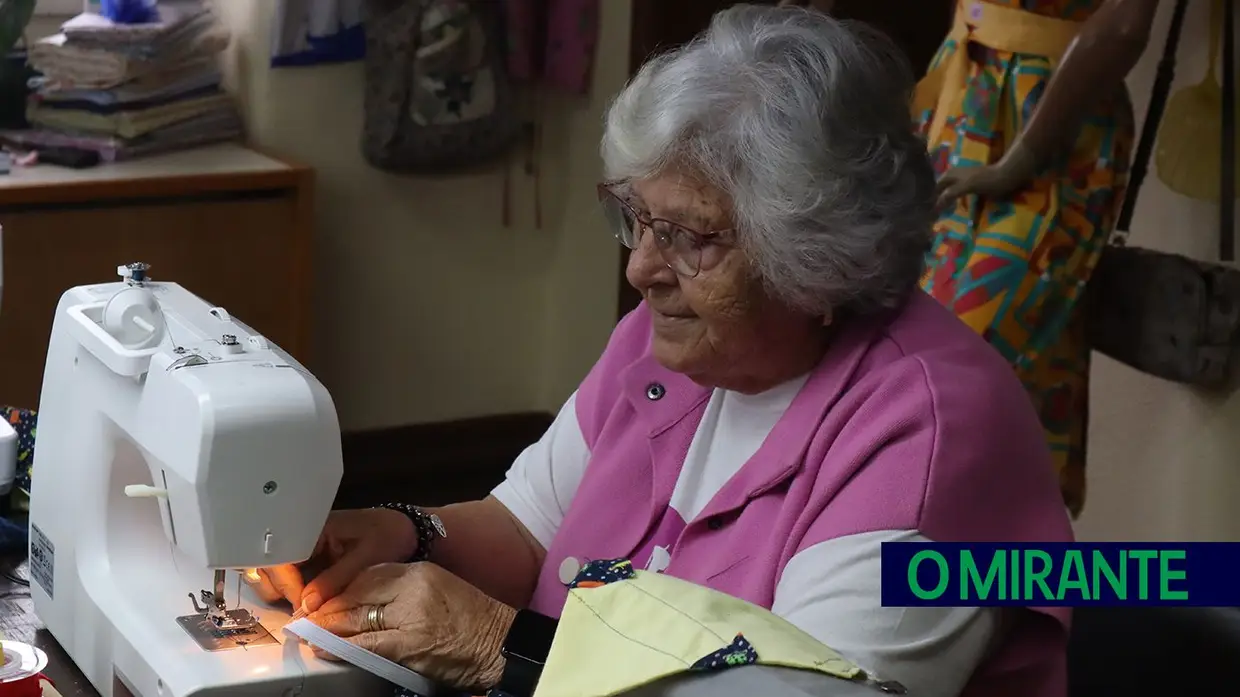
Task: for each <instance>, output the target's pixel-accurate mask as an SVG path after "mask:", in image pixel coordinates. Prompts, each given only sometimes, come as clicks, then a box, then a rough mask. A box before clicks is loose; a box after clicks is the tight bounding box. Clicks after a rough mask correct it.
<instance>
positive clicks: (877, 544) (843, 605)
mask: <svg viewBox="0 0 1240 697" xmlns="http://www.w3.org/2000/svg"><path fill="white" fill-rule="evenodd" d="M928 541H929V540H927V539H926V538H925V537H923V536H921V535H919V534H918V533H917V532H914V531H905V530H894V531H893V530H885V531H879V532H868V533H861V534H857V535H848V536H845V537H841V538H838V539H834V540H827V541H825V542H820V543H818V544H816V545H813V546H811V547H808V548H806V549H803V550H801V551H800V552H798V553H797V554H796V556H794V557H793V558H792V559H791V560H790V561H789V562H788V565H787V566H786V567H785V568H784V573H783V576H782V577H781V578H780V580H779V585H778V586H777V587H776V589H775V603H774V607H772V608H771V610H772V612H774V613H775V614H777V615H779V616H781V617H783V618H784V619H786V620H788V621H789V622H791V623H792V624H794V625H796V626H797V627H799V628H800V629H801V630H803V631H804V632H806V633H807V634H809V635H811V636H813V637H814V638H815V639H818V640H819V641H821V642H822V643H824V644H826V645H827V646H830V647H831V648H833V649H835V650H836V651H838V652H839V653H840V654H841V655H842V656H844V657H845V658H847V659H849V660H851V661H853V662H854V663H856V664H857V665H859V666H861V667H862V668H864V669H865V670H866V671H869V672H872V673H873V674H874V675H875V676H876V677H878V678H879V679H881V680H895V681H897V682H899V683H901V684H902V685H904V687H906V688H907V689H908V693H909V694H910V695H918V697H957V696H958V695H959V694H960V692H961V690H962V689H964V686H965V684H966V683H967V682H968V681H969V678H970V677H971V676H972V675H973V671H974V670H975V669H976V668H977V666H978V664H980V663H981V661H982V659H983V658H985V656H986V654H987V652H988V651H989V650H990V648H991V646H992V642H993V641H994V640H995V638H996V635H997V634H998V632H999V622H1000V620H1001V614H1000V613H1001V608H977V607H966V608H958V607H883V605H882V592H881V588H880V586H881V584H880V583H879V579H881V578H882V573H881V566H882V561H881V555H880V550H881V548H882V543H883V542H928Z"/></svg>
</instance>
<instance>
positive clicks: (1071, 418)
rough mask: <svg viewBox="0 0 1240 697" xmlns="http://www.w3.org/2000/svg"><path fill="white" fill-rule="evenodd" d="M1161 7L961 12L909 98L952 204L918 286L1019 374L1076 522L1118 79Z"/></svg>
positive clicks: (1138, 2) (1125, 145) (1111, 188)
mask: <svg viewBox="0 0 1240 697" xmlns="http://www.w3.org/2000/svg"><path fill="white" fill-rule="evenodd" d="M943 1H950V0H943ZM780 4H781V5H807V4H809V5H813V6H814V7H815V8H817V9H820V10H823V11H830V10H831V9H832V8H833V6H834V4H835V3H834V2H833V1H832V0H825V1H823V2H808V1H807V0H802V1H800V2H798V1H796V0H784V1H783V2H781V3H780ZM890 5H891V11H893V12H895V11H898V9H897V7H896V5H895V3H890ZM1157 6H1158V0H957V1H956V2H955V18H954V20H955V21H954V26H953V29H952V31H951V32H950V34H949V36H948V37H947V39H946V40H945V41H944V42H943V44H942V45H941V47H940V48H939V52H938V54H937V55H936V56H935V59H934V60H933V61H932V63H931V65H930V69H929V70H928V72H927V74H926V76H925V78H924V79H923V80H922V81H921V83H920V84H919V85H918V87H917V93H916V95H915V98H914V107H913V116H914V120H915V121H916V126H917V128H918V129H919V130H920V132H921V133H923V134H924V135H925V136H926V138H927V145H928V148H929V152H930V155H931V158H932V159H933V161H934V164H935V168H936V170H937V171H938V172H939V174H940V180H939V203H940V206H941V207H942V214H941V216H940V218H939V222H938V224H937V225H936V226H935V231H934V247H933V252H932V254H931V258H930V260H929V263H928V268H927V271H926V275H925V277H924V278H923V281H922V287H923V288H924V289H925V290H926V292H927V293H929V294H930V295H932V296H934V297H935V298H936V299H937V300H939V302H941V303H943V304H944V305H945V306H946V307H948V308H949V309H951V310H953V311H954V312H955V313H956V314H957V315H958V316H959V317H960V318H961V319H962V320H963V321H964V322H965V323H967V324H968V325H969V326H970V327H972V328H973V329H974V330H975V331H977V332H978V333H979V334H981V335H982V336H984V337H986V339H987V340H989V341H990V342H991V344H992V345H994V346H995V348H996V349H998V350H999V352H1000V353H1002V354H1003V355H1004V357H1006V358H1007V359H1008V360H1009V361H1010V362H1011V363H1012V365H1013V367H1014V368H1015V370H1016V371H1017V374H1018V375H1019V376H1020V378H1021V380H1022V381H1023V382H1024V384H1025V386H1026V387H1027V388H1028V390H1029V393H1030V395H1031V396H1032V397H1033V400H1034V404H1035V405H1036V407H1037V409H1038V411H1039V413H1040V414H1041V416H1042V422H1043V425H1044V427H1045V429H1046V434H1047V440H1048V442H1049V444H1050V446H1051V450H1052V452H1053V454H1054V458H1055V466H1056V468H1057V470H1058V472H1059V476H1060V483H1061V487H1062V489H1063V492H1064V499H1065V502H1066V503H1067V505H1068V507H1069V509H1070V510H1071V511H1072V512H1073V514H1074V515H1075V514H1077V513H1079V512H1080V510H1081V507H1082V506H1083V504H1084V499H1085V474H1084V470H1085V440H1086V435H1087V430H1088V408H1089V392H1088V387H1089V357H1090V349H1089V345H1088V344H1087V343H1086V341H1085V333H1084V327H1083V326H1082V321H1083V314H1084V313H1083V305H1082V304H1081V303H1080V302H1079V300H1080V297H1081V294H1082V292H1083V291H1084V289H1085V286H1086V283H1087V282H1088V281H1089V277H1090V274H1091V273H1092V272H1093V269H1094V266H1095V265H1096V264H1097V262H1098V258H1099V256H1100V255H1101V253H1102V251H1103V249H1104V248H1105V246H1106V243H1107V240H1108V238H1109V237H1110V235H1111V232H1112V230H1113V228H1114V225H1115V216H1116V214H1117V213H1118V210H1119V206H1120V204H1121V203H1122V200H1123V196H1124V191H1125V186H1126V184H1127V178H1128V164H1129V159H1130V156H1131V150H1132V143H1133V140H1134V127H1133V117H1132V106H1131V104H1130V103H1129V101H1128V96H1127V93H1126V92H1125V90H1124V78H1125V77H1127V75H1128V73H1129V71H1131V70H1132V68H1133V66H1134V65H1135V64H1136V62H1137V60H1138V59H1139V58H1140V57H1141V54H1142V53H1143V52H1144V51H1145V47H1146V45H1147V44H1148V42H1149V36H1150V30H1151V26H1152V24H1153V20H1154V14H1155V12H1156V10H1157Z"/></svg>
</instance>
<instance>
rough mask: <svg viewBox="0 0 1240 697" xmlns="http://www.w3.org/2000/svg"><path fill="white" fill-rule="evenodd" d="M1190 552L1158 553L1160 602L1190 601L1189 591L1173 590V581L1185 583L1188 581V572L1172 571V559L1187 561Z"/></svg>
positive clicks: (1178, 550)
mask: <svg viewBox="0 0 1240 697" xmlns="http://www.w3.org/2000/svg"><path fill="white" fill-rule="evenodd" d="M1186 558H1188V552H1185V551H1184V550H1182V549H1167V550H1163V551H1162V552H1159V553H1158V581H1159V584H1158V599H1159V600H1188V591H1173V590H1171V587H1170V585H1171V583H1170V582H1171V581H1184V580H1187V579H1188V572H1187V571H1184V570H1183V569H1177V570H1172V568H1171V560H1172V559H1186Z"/></svg>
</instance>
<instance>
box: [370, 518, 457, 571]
mask: <svg viewBox="0 0 1240 697" xmlns="http://www.w3.org/2000/svg"><path fill="white" fill-rule="evenodd" d="M377 508H386V509H388V510H392V511H399V512H401V513H404V514H405V515H406V516H408V517H409V520H410V522H412V523H413V529H414V530H415V531H416V532H417V534H418V548H417V550H415V551H414V553H413V556H412V557H410V558H409V559H408V561H407V563H409V564H412V563H414V562H420V561H426V560H427V559H430V557H431V550H432V549H433V548H434V547H435V541H436V540H438V539H439V538H441V537H447V536H448V533H447V531H446V530H444V527H443V521H441V520H440V519H439V516H437V515H434V514H432V513H427V512H426V511H424V510H422V509H421V508H418V507H417V506H411V505H409V504H407V503H385V504H383V505H382V506H377Z"/></svg>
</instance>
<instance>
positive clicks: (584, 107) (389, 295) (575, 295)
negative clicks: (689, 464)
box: [217, 0, 629, 429]
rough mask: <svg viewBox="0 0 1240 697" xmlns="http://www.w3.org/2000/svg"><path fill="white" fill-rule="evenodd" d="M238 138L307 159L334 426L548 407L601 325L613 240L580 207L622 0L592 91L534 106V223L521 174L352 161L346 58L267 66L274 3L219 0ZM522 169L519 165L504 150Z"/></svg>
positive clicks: (356, 75)
mask: <svg viewBox="0 0 1240 697" xmlns="http://www.w3.org/2000/svg"><path fill="white" fill-rule="evenodd" d="M217 5H218V6H219V8H220V10H221V14H222V15H223V16H224V17H225V19H226V21H227V22H228V24H229V25H230V27H231V28H232V30H233V32H234V35H235V38H236V41H235V42H234V49H233V51H232V53H231V54H230V56H229V66H230V72H231V74H232V77H233V78H234V82H235V85H236V88H237V91H238V93H239V94H240V95H241V97H242V99H243V101H244V105H245V111H246V121H247V124H248V126H249V130H250V134H251V137H252V139H253V141H254V142H255V143H257V144H259V145H261V146H263V147H266V148H270V149H272V150H273V151H275V152H277V153H283V154H286V155H288V156H291V157H294V158H297V159H299V160H301V161H304V162H306V163H308V164H310V165H312V166H314V167H315V168H316V169H317V171H318V177H319V179H318V181H319V201H318V225H319V229H318V245H319V258H318V270H317V276H316V295H315V298H316V299H315V302H316V305H317V312H316V314H315V316H316V319H317V321H318V323H319V326H318V331H317V337H318V346H317V348H316V351H317V354H316V358H315V363H316V372H318V373H319V374H320V375H321V377H322V379H323V380H324V382H325V383H326V384H327V385H328V387H329V388H330V389H331V391H332V394H333V396H334V397H335V399H336V403H337V408H338V410H339V412H340V416H341V421H342V426H343V427H344V428H346V429H349V428H367V427H379V426H385V425H394V424H407V423H418V422H429V421H438V420H447V419H455V418H462V417H469V416H477V415H482V414H490V413H497V412H506V411H523V410H535V409H540V410H554V409H555V408H557V407H558V404H559V403H560V402H561V401H562V400H563V399H564V398H565V397H567V396H568V393H569V392H570V391H571V390H572V389H573V387H574V386H575V385H576V383H577V381H578V380H579V379H580V378H581V377H582V376H584V374H585V372H586V371H587V370H588V369H589V367H590V365H591V363H592V362H593V359H594V358H595V357H596V356H597V355H598V352H599V351H600V350H601V349H602V346H603V345H604V343H605V342H606V339H607V335H608V332H609V331H610V328H611V327H612V326H613V325H614V322H615V306H616V270H615V269H616V264H617V263H618V262H617V261H616V259H617V254H618V247H617V245H616V243H615V242H614V240H612V239H610V238H609V237H608V236H607V235H606V234H605V232H604V230H603V227H602V225H601V224H600V222H599V218H598V215H597V213H596V211H595V207H594V200H595V199H594V193H593V192H594V183H595V182H596V181H597V179H598V170H599V166H598V159H597V155H596V153H597V150H598V148H597V143H598V138H599V135H600V133H601V121H600V119H601V114H602V110H603V108H604V105H605V103H606V99H607V98H608V95H610V94H612V93H614V92H615V91H616V90H617V89H619V87H620V86H621V85H622V84H623V81H624V79H625V77H626V76H627V65H626V62H627V61H626V57H627V55H628V52H627V46H628V12H629V2H628V0H608V2H606V3H604V14H603V18H602V22H603V32H602V36H603V39H602V46H601V47H600V51H599V56H600V58H599V62H598V65H597V69H596V79H595V87H594V93H593V95H592V96H591V97H590V98H588V99H587V98H579V99H569V98H561V99H555V100H553V101H552V103H550V104H549V105H548V107H547V109H546V117H545V123H546V126H545V131H546V136H545V145H544V157H543V169H544V176H543V183H542V189H543V209H544V223H543V226H542V229H541V230H538V229H535V228H534V225H533V214H532V206H531V205H529V200H530V198H529V197H530V196H531V195H532V192H533V187H532V183H531V181H530V180H528V179H527V178H526V177H525V176H523V175H522V173H521V171H520V168H519V166H517V167H514V168H513V183H514V192H515V193H514V198H515V200H516V201H517V203H518V204H519V205H518V206H517V207H516V215H515V216H514V221H515V222H514V225H513V226H512V227H510V228H504V227H503V225H502V224H501V213H500V211H501V207H500V201H501V196H502V191H503V181H504V179H503V173H502V170H501V169H500V168H496V169H495V170H494V171H491V172H487V173H482V174H476V175H470V176H455V177H423V178H405V177H397V176H392V175H387V174H383V173H380V172H378V171H376V170H374V169H371V168H370V167H368V166H367V165H366V164H364V162H363V161H362V158H361V155H360V154H359V150H358V138H359V134H360V127H361V119H362V113H361V104H362V70H361V65H360V64H356V63H354V64H349V65H338V66H324V67H315V68H300V69H298V68H289V69H282V70H274V71H273V70H270V69H269V67H268V60H267V55H268V30H269V27H270V21H271V18H272V14H273V10H274V7H275V5H276V3H275V2H273V1H272V0H217ZM518 165H519V163H518Z"/></svg>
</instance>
